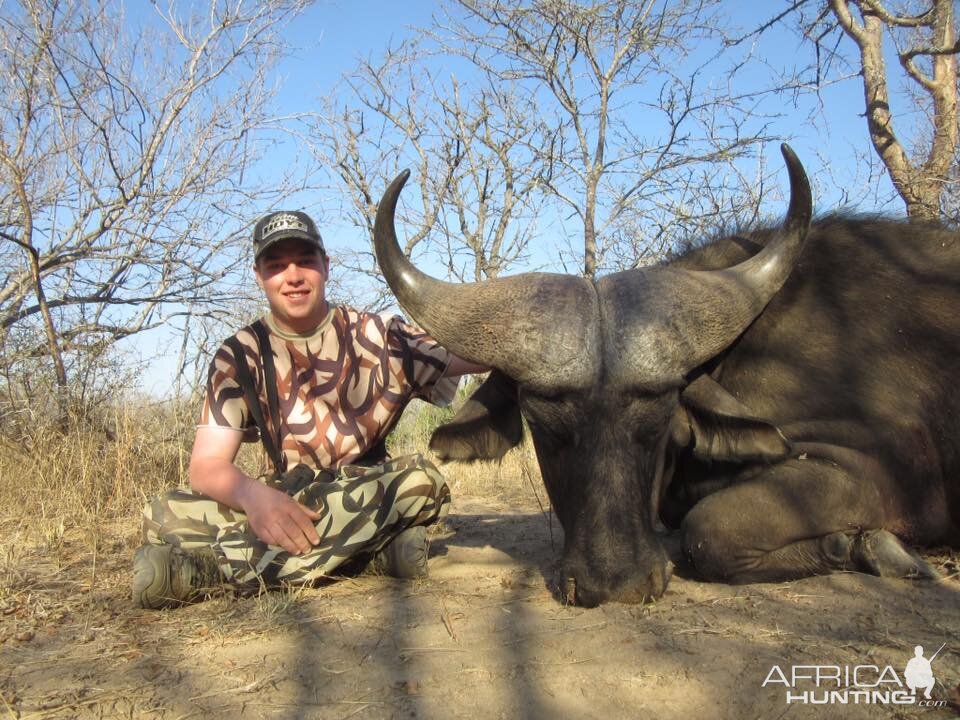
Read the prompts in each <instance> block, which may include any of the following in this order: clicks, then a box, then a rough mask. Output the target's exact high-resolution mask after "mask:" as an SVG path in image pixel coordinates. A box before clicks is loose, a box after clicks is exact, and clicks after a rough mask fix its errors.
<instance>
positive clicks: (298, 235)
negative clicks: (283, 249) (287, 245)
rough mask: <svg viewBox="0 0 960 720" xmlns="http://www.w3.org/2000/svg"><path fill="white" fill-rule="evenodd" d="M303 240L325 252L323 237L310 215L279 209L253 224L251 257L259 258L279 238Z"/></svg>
mask: <svg viewBox="0 0 960 720" xmlns="http://www.w3.org/2000/svg"><path fill="white" fill-rule="evenodd" d="M290 238H295V239H298V240H305V241H307V242H309V243H311V244H313V245H315V246H316V247H317V249H318V250H319V251H320V252H321V253H323V254H324V255H325V254H326V250H325V249H324V247H323V238H321V237H320V233H319V231H318V230H317V226H316V225H315V224H314V222H313V220H311V219H310V216H309V215H307V214H306V213H305V212H301V211H299V210H279V211H277V212H272V213H270V214H269V215H264V216H263V217H262V218H260V219H259V220H258V221H257V224H256V225H254V226H253V257H254V260H257V259H259V258H260V255H261V254H262V253H263V251H264V250H266V249H267V248H269V247H270V246H272V245H275V244H276V243H278V242H280V241H281V240H288V239H290Z"/></svg>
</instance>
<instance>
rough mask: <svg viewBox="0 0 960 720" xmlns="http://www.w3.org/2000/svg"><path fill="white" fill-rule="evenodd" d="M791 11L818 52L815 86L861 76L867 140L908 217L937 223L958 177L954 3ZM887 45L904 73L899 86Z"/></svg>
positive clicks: (859, 0) (853, 2)
mask: <svg viewBox="0 0 960 720" xmlns="http://www.w3.org/2000/svg"><path fill="white" fill-rule="evenodd" d="M811 9H812V11H813V14H812V16H811V15H810V10H811ZM790 10H791V11H793V10H799V12H800V15H799V20H800V24H801V27H802V29H803V32H804V35H805V36H806V37H807V38H808V39H810V41H811V42H812V43H813V44H814V46H815V48H816V51H817V52H816V66H815V72H816V82H815V83H814V84H815V86H818V85H819V84H820V82H823V81H827V80H828V79H829V78H830V77H831V76H832V75H834V74H837V73H840V74H843V73H848V72H849V73H850V74H857V75H859V76H860V77H861V79H862V83H863V93H864V108H865V112H864V117H865V118H866V121H867V131H868V133H869V136H870V142H871V143H872V145H873V149H874V151H875V152H876V154H877V156H878V157H879V158H880V160H881V161H882V162H883V165H884V167H885V168H886V171H887V173H888V174H889V176H890V179H891V181H892V183H893V186H894V187H895V188H896V191H897V193H898V194H899V195H900V197H901V198H902V199H903V202H904V204H905V205H906V210H907V215H909V216H910V217H917V218H937V217H940V216H941V215H942V213H943V211H944V209H945V208H944V207H943V200H944V198H945V197H946V196H945V191H946V189H947V186H948V184H949V183H950V182H951V180H950V178H951V175H953V177H954V178H955V177H956V169H957V158H958V135H960V132H958V131H960V125H958V120H960V115H958V106H957V99H958V85H957V57H958V55H960V41H958V39H957V34H958V33H957V17H956V9H955V0H924V2H917V1H916V0H910V1H906V2H900V3H898V4H896V5H894V4H893V3H884V2H881V0H826V1H824V0H813V1H811V2H799V3H794V4H793V5H792V6H791V8H790ZM843 38H847V39H849V40H852V41H853V44H854V47H855V56H854V57H848V56H847V55H846V52H847V46H845V44H844V43H842V42H841V40H842V39H843ZM885 39H887V40H888V41H889V43H890V47H892V48H893V51H894V54H895V57H896V59H897V61H898V64H899V72H900V73H902V74H900V76H899V81H900V82H899V84H895V83H896V82H897V77H896V73H897V71H896V70H895V69H894V68H891V67H889V66H888V63H887V59H888V57H889V54H888V53H887V52H885V44H884V43H885ZM898 100H899V101H900V102H902V104H903V107H904V109H903V110H902V112H901V113H900V114H899V119H897V116H895V113H894V110H893V106H894V105H895V103H896V101H898ZM917 118H923V119H922V120H921V121H918V120H917ZM895 120H896V121H897V122H895ZM895 125H896V127H895ZM954 182H955V179H954Z"/></svg>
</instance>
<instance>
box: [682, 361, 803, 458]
mask: <svg viewBox="0 0 960 720" xmlns="http://www.w3.org/2000/svg"><path fill="white" fill-rule="evenodd" d="M671 435H672V438H673V440H674V442H675V443H676V444H678V445H681V446H684V447H685V446H687V445H689V444H690V442H691V440H692V445H693V447H692V451H693V455H694V457H696V458H698V459H700V460H713V461H728V462H753V461H758V460H759V461H764V462H773V461H777V460H783V459H784V458H786V457H789V456H790V454H791V452H792V448H791V446H790V442H789V441H788V440H787V439H786V438H785V437H784V435H783V433H782V432H781V431H780V428H778V427H777V426H776V425H774V424H773V423H772V422H770V421H769V420H767V419H765V418H762V417H758V416H756V415H755V414H754V413H753V412H751V411H750V409H749V408H748V407H747V406H746V405H744V404H743V403H741V402H740V401H739V400H737V399H736V398H735V397H734V396H733V395H731V394H730V393H729V392H727V391H726V390H725V389H724V388H723V387H722V386H721V385H720V384H719V383H718V382H717V381H716V380H714V379H713V378H711V377H710V376H709V375H706V374H704V375H701V376H700V377H698V378H697V379H696V380H694V381H693V382H692V383H690V384H689V385H688V386H687V387H686V389H685V390H684V391H683V392H682V393H681V394H680V406H679V408H678V410H677V413H676V414H675V415H674V417H673V419H672V421H671Z"/></svg>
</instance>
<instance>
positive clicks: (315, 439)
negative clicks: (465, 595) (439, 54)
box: [133, 211, 487, 608]
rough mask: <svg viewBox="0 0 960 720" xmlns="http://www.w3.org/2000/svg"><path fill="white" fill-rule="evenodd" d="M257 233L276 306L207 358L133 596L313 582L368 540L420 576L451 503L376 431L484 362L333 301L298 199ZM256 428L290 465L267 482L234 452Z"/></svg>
mask: <svg viewBox="0 0 960 720" xmlns="http://www.w3.org/2000/svg"><path fill="white" fill-rule="evenodd" d="M253 244H254V266H253V270H254V274H255V276H256V280H257V284H258V285H259V286H260V288H261V289H262V290H263V292H264V294H265V295H266V298H267V301H268V303H269V306H270V313H269V314H268V315H267V316H265V317H264V318H262V319H261V320H260V321H258V322H257V323H254V324H252V325H250V326H248V327H246V328H243V329H242V330H240V331H239V332H238V333H237V334H236V335H234V336H233V337H232V338H230V339H228V340H227V341H226V342H225V343H224V345H223V346H221V348H220V349H219V350H218V352H217V353H216V355H215V356H214V358H213V361H212V362H211V365H210V371H209V376H208V380H207V387H206V396H205V399H204V405H203V410H202V413H201V418H200V423H199V425H198V428H197V435H196V440H195V442H194V446H193V452H192V455H191V458H190V486H191V489H190V490H187V489H178V490H173V491H171V492H168V493H166V494H165V495H163V496H161V497H160V498H158V499H156V500H155V501H153V502H152V503H150V504H149V505H147V507H146V508H145V509H144V525H143V537H144V545H143V546H142V547H141V548H140V549H139V550H138V551H137V553H136V556H135V559H134V578H133V601H134V604H135V605H137V606H139V607H147V608H158V607H165V606H168V605H177V604H181V603H184V602H190V601H194V600H197V599H200V598H202V597H203V596H204V595H205V594H206V593H207V591H208V590H209V589H210V588H213V587H216V586H219V585H222V584H223V583H225V582H226V583H230V584H232V585H234V586H236V587H238V588H240V589H252V588H257V587H263V586H269V585H273V584H277V583H280V582H291V583H306V582H310V581H312V580H314V579H316V578H318V577H321V576H324V575H326V574H328V573H330V572H331V571H333V570H334V569H335V568H337V567H338V566H340V565H342V564H343V563H344V562H346V561H347V560H350V559H351V558H354V557H357V556H361V557H364V558H366V557H369V556H370V555H373V554H376V560H377V562H378V563H379V564H380V566H381V568H382V569H383V570H385V571H386V572H388V573H389V574H391V575H394V576H397V577H404V578H411V577H420V576H423V575H425V574H426V529H425V526H426V525H428V524H430V523H433V522H435V521H437V520H438V519H439V518H441V517H443V516H444V515H445V514H446V512H447V508H448V504H449V499H450V493H449V489H448V488H447V485H446V483H445V481H444V479H443V477H442V476H441V475H440V473H439V472H438V471H437V469H436V468H435V467H434V466H433V465H432V464H431V463H430V462H429V461H427V460H426V459H424V458H423V457H421V456H420V455H414V456H407V457H403V458H397V459H393V460H387V459H386V457H385V455H386V453H385V451H384V449H383V440H384V438H385V437H386V435H387V433H388V432H389V431H390V429H391V428H392V427H393V426H394V424H395V423H396V421H397V420H398V419H399V417H400V413H401V412H402V411H403V408H404V407H405V406H406V404H407V402H408V401H409V400H410V399H411V398H414V397H420V398H424V399H426V400H429V401H432V402H436V403H438V404H442V403H444V402H449V399H451V398H452V394H453V392H454V391H455V389H456V382H455V381H452V380H451V378H456V377H458V376H459V375H462V374H465V373H475V372H485V371H486V370H487V368H484V367H481V366H477V365H472V364H470V363H468V362H466V361H464V360H462V359H460V358H457V357H455V356H453V355H452V354H451V353H449V352H447V351H446V350H444V349H443V348H442V347H440V346H439V345H438V344H437V343H436V341H435V340H433V339H432V338H431V337H429V336H427V335H426V334H425V333H423V331H422V330H420V329H419V328H416V327H414V326H411V325H408V324H406V323H405V322H403V321H402V320H401V319H400V318H397V317H394V318H391V319H388V320H385V319H384V318H382V317H381V316H378V315H373V314H369V313H364V312H360V311H357V310H354V309H352V308H349V307H333V308H331V307H330V306H329V305H328V304H327V300H326V282H327V279H328V277H329V270H330V261H329V259H328V257H327V254H326V251H325V249H324V246H323V240H322V238H321V237H320V233H319V232H318V231H317V228H316V225H315V224H314V223H313V220H311V219H310V217H309V216H307V215H306V214H305V213H303V212H287V211H283V212H274V213H270V214H269V215H267V216H266V217H264V218H262V219H261V220H260V221H258V222H257V224H256V226H255V227H254V231H253ZM267 352H269V353H270V356H269V357H268V360H269V359H272V361H273V362H272V368H271V363H269V362H264V358H265V357H267V356H266V353H267ZM241 357H242V358H243V364H241V363H240V362H238V358H241ZM244 366H245V367H244ZM271 370H272V371H273V372H271ZM247 372H249V375H246V373H247ZM245 376H246V378H247V379H246V381H245ZM274 376H275V377H274ZM271 381H272V382H271ZM245 386H246V387H245ZM271 393H274V395H273V398H275V400H274V401H273V402H271ZM254 398H255V399H254ZM272 411H275V412H276V413H277V417H273V416H272ZM265 418H270V419H269V421H268V420H266V419H265ZM258 427H260V428H262V430H261V434H263V433H264V431H265V432H266V437H264V438H262V439H263V440H264V444H265V446H266V447H267V449H268V452H270V451H271V450H272V454H273V456H274V461H275V463H276V464H277V465H278V466H279V467H278V471H279V470H283V469H284V466H286V467H290V468H294V470H293V472H288V473H286V474H285V475H281V476H280V477H279V478H277V477H274V478H272V479H271V480H270V481H269V482H264V481H261V480H257V479H254V478H251V477H249V476H247V475H246V474H244V473H243V472H242V471H241V470H240V469H239V468H238V467H237V466H236V464H235V462H234V461H235V458H236V455H237V452H238V450H239V448H240V444H241V442H242V441H243V440H245V439H247V440H251V439H253V438H254V437H256V434H257V428H258ZM317 471H320V472H319V474H318V475H316V477H314V475H315V473H316V472H317ZM297 479H299V482H296V480H297Z"/></svg>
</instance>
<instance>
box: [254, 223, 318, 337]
mask: <svg viewBox="0 0 960 720" xmlns="http://www.w3.org/2000/svg"><path fill="white" fill-rule="evenodd" d="M329 270H330V261H329V259H328V258H327V256H326V255H324V254H322V253H321V252H320V251H319V250H318V249H317V248H316V247H315V246H313V245H310V244H309V243H305V242H303V241H302V240H282V241H280V242H278V243H277V244H276V245H273V246H272V247H270V248H268V249H267V250H265V251H264V252H263V254H262V255H261V256H260V258H259V259H258V260H257V261H256V262H255V263H254V266H253V272H254V274H255V275H256V276H257V285H259V286H260V287H261V288H262V289H263V292H264V293H265V294H266V296H267V302H269V303H270V310H271V312H272V313H273V318H274V320H276V323H277V325H278V326H279V327H280V329H281V330H285V331H287V332H291V333H307V332H310V331H311V330H313V329H314V328H315V327H317V325H319V324H320V323H321V322H322V321H323V319H324V318H325V317H326V316H327V298H326V286H327V275H328V272H329Z"/></svg>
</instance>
